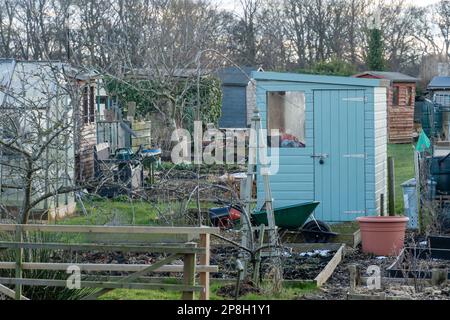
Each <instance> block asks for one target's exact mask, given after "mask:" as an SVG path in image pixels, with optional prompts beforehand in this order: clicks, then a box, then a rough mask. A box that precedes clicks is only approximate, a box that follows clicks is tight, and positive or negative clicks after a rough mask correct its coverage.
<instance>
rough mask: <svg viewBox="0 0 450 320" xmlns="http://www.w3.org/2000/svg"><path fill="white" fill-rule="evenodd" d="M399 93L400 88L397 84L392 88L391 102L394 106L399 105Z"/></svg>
mask: <svg viewBox="0 0 450 320" xmlns="http://www.w3.org/2000/svg"><path fill="white" fill-rule="evenodd" d="M399 95H400V90H399V87H398V86H395V87H394V88H393V90H392V104H393V105H394V106H398V105H399V100H400V98H399Z"/></svg>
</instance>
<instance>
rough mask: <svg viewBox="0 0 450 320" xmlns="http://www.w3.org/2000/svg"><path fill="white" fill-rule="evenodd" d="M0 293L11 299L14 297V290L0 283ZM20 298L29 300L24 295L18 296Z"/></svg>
mask: <svg viewBox="0 0 450 320" xmlns="http://www.w3.org/2000/svg"><path fill="white" fill-rule="evenodd" d="M0 293H3V294H4V295H5V296H7V297H8V298H11V299H15V298H16V292H15V291H14V290H11V289H10V288H8V287H5V286H4V285H2V284H0ZM20 300H30V299H28V298H27V297H25V296H20Z"/></svg>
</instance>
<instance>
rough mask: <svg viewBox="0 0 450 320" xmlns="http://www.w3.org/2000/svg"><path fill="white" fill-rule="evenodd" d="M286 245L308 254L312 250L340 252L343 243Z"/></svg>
mask: <svg viewBox="0 0 450 320" xmlns="http://www.w3.org/2000/svg"><path fill="white" fill-rule="evenodd" d="M285 245H286V247H291V248H294V249H296V250H299V251H302V252H306V251H311V250H339V248H340V247H341V246H342V243H333V242H332V243H286V244H285Z"/></svg>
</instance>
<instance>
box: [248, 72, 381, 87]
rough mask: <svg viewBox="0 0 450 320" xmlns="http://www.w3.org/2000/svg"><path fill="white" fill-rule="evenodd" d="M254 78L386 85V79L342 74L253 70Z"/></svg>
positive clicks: (351, 84)
mask: <svg viewBox="0 0 450 320" xmlns="http://www.w3.org/2000/svg"><path fill="white" fill-rule="evenodd" d="M252 78H253V79H255V80H267V81H287V82H308V83H319V84H320V83H322V84H333V85H349V86H359V87H384V86H386V80H385V79H363V78H353V77H341V76H323V75H311V74H301V73H281V72H252Z"/></svg>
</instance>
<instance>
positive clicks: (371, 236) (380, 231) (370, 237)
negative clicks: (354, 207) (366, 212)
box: [356, 216, 409, 256]
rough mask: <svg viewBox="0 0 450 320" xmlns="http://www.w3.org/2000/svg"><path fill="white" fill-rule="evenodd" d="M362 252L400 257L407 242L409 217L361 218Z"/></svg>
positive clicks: (358, 219)
mask: <svg viewBox="0 0 450 320" xmlns="http://www.w3.org/2000/svg"><path fill="white" fill-rule="evenodd" d="M356 220H357V221H358V223H359V227H360V229H361V241H362V250H363V252H365V253H373V254H376V255H379V256H393V255H398V254H399V253H400V251H401V250H402V249H403V243H404V241H405V231H406V223H407V222H408V220H409V218H408V217H401V216H393V217H359V218H356Z"/></svg>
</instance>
